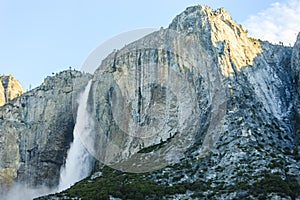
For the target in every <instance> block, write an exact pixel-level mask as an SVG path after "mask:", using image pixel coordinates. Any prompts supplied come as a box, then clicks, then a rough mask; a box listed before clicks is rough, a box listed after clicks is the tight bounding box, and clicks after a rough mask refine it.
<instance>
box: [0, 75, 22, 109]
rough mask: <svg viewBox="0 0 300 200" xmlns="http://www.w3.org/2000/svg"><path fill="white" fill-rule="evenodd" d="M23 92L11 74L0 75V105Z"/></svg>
mask: <svg viewBox="0 0 300 200" xmlns="http://www.w3.org/2000/svg"><path fill="white" fill-rule="evenodd" d="M23 93H24V90H23V88H22V86H21V85H20V83H19V81H18V80H17V79H15V78H14V77H13V76H12V75H9V76H6V75H3V76H1V77H0V106H3V105H4V104H5V103H6V102H8V101H10V100H12V99H14V98H15V97H18V96H20V95H22V94H23Z"/></svg>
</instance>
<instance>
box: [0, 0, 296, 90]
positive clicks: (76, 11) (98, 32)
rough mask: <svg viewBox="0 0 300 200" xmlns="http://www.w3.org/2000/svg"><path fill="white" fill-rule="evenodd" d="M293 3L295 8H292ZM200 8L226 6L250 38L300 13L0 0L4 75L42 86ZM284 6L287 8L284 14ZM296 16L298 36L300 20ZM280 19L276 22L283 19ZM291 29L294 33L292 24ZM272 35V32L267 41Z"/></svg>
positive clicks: (214, 3) (274, 4)
mask: <svg viewBox="0 0 300 200" xmlns="http://www.w3.org/2000/svg"><path fill="white" fill-rule="evenodd" d="M290 2H292V3H294V4H293V5H288V4H289V3H290ZM196 4H205V5H209V6H210V7H211V8H213V9H217V8H219V7H225V9H226V10H228V11H229V13H230V14H231V15H232V17H233V19H234V20H235V21H236V22H238V23H242V24H243V25H244V23H247V26H248V27H250V29H251V30H250V33H251V32H252V30H257V29H258V33H253V34H254V35H255V34H256V35H259V31H260V32H263V31H265V29H266V27H265V26H266V25H263V26H261V27H259V26H258V25H256V24H257V22H259V21H261V20H262V18H265V19H266V24H270V20H271V19H270V16H269V15H272V13H273V11H274V10H276V9H277V12H278V13H277V14H278V15H282V16H285V14H286V13H285V12H288V13H290V12H291V11H290V9H293V8H290V7H295V5H296V6H297V8H296V9H298V5H299V8H300V3H299V0H278V1H272V0H263V1H262V0H209V1H205V0H203V1H200V0H198V1H195V0H185V1H182V0H172V1H171V0H160V1H158V0H152V1H141V0H139V1H137V0H126V1H116V0H110V1H102V0H86V1H76V0H72V1H71V0H63V1H58V0H51V1H49V0H48V1H38V0H27V1H21V0H19V1H16V0H11V1H4V0H0V30H1V31H0V74H13V75H14V76H15V77H16V78H17V79H18V80H20V82H21V84H22V85H23V87H24V89H25V90H26V89H28V88H29V85H31V86H32V87H35V86H38V85H39V84H41V83H42V81H43V79H44V78H45V77H46V76H47V75H51V74H52V72H58V71H61V70H63V69H68V68H69V66H72V68H76V69H80V68H81V65H82V64H83V62H84V61H85V59H86V58H87V57H88V55H89V54H90V53H91V52H92V51H93V50H94V49H95V48H96V47H97V46H99V45H100V44H101V43H103V42H105V41H106V40H107V39H109V38H111V37H113V36H115V35H117V34H119V33H122V32H125V31H130V30H133V29H138V28H148V27H151V28H159V27H161V26H163V27H166V26H167V25H168V24H169V23H170V22H171V20H172V19H173V18H174V17H175V16H176V15H177V14H179V13H180V12H182V11H183V10H184V9H185V8H186V7H188V6H191V5H196ZM283 5H287V6H286V9H283V10H282V9H280V8H281V7H283ZM289 6H290V7H289ZM272 9H273V10H272ZM279 11H282V13H279ZM296 11H297V10H296ZM298 13H299V12H298ZM292 14H293V16H294V15H296V16H294V17H296V18H295V20H294V21H295V22H293V23H296V29H297V30H298V31H300V28H299V26H298V25H299V24H300V23H299V24H297V23H298V21H297V17H298V18H299V19H300V15H297V12H295V13H292ZM282 16H278V17H280V18H283V19H285V18H284V17H282ZM276 17H277V16H273V18H274V20H275V21H278V20H277V18H276ZM289 17H290V16H289ZM267 20H269V21H267ZM271 21H272V20H271ZM272 23H274V22H272ZM280 23H282V24H284V23H287V22H286V21H285V20H282V22H280ZM262 24H263V23H262ZM291 26H292V27H294V29H295V25H294V24H292V25H291ZM284 27H285V26H282V27H281V28H282V30H283V29H284ZM246 28H247V27H246ZM273 32H274V31H273ZM273 32H272V31H270V33H269V32H268V34H269V36H271V35H272V33H273ZM293 34H294V33H293ZM262 35H263V36H262V37H264V34H262ZM265 35H266V34H265ZM279 36H280V35H279ZM279 36H277V37H279ZM287 37H289V36H287ZM267 39H268V38H267ZM272 40H274V41H276V40H277V38H276V37H275V36H274V37H273V38H272Z"/></svg>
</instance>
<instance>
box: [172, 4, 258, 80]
mask: <svg viewBox="0 0 300 200" xmlns="http://www.w3.org/2000/svg"><path fill="white" fill-rule="evenodd" d="M169 28H170V29H173V30H176V31H178V32H179V33H182V34H187V35H188V34H198V36H199V38H202V39H203V40H204V41H206V42H207V45H208V46H211V45H212V46H213V47H215V49H216V51H217V53H218V54H219V56H218V62H219V66H220V68H221V70H222V74H223V75H224V76H231V75H232V74H233V72H234V70H235V69H236V70H238V71H240V70H241V68H242V67H245V66H252V65H253V60H254V58H256V57H257V55H258V54H259V53H262V51H263V50H262V48H261V44H260V41H258V40H257V39H254V38H251V37H249V36H248V34H247V31H245V30H244V29H243V27H242V25H239V24H237V23H236V22H234V21H233V19H232V17H231V16H230V14H229V13H228V12H227V11H226V10H225V9H224V8H220V9H218V10H212V9H211V8H210V7H208V6H201V5H197V6H193V7H189V8H187V9H186V10H185V11H184V12H183V13H181V14H179V15H177V16H176V17H175V19H174V20H173V21H172V23H171V24H170V26H169Z"/></svg>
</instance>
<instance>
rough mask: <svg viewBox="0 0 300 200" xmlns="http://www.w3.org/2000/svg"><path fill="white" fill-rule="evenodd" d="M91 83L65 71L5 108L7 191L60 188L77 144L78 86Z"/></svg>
mask: <svg viewBox="0 0 300 200" xmlns="http://www.w3.org/2000/svg"><path fill="white" fill-rule="evenodd" d="M89 78H90V77H89V75H86V74H82V73H80V72H78V71H63V72H61V73H59V74H57V75H56V76H52V77H50V76H49V77H47V78H46V79H45V80H44V82H43V84H42V85H41V86H39V87H37V88H35V89H33V90H31V91H29V92H26V93H24V94H23V95H21V96H19V97H17V98H14V99H13V100H11V101H9V102H8V103H6V104H5V105H4V106H3V107H1V108H0V183H1V186H2V188H5V187H7V186H9V185H11V184H12V182H13V181H16V182H19V183H22V184H26V185H27V186H28V187H31V186H38V185H45V186H48V187H53V186H57V184H58V181H59V171H60V167H61V165H62V164H63V163H64V159H65V157H66V153H67V150H68V146H69V144H70V142H71V141H72V139H73V127H74V119H73V112H72V110H73V108H72V106H73V105H72V101H73V100H74V99H73V98H75V92H74V87H75V86H76V87H79V88H80V87H83V86H84V85H85V84H86V83H87V80H88V79H89ZM8 83H9V82H8ZM10 84H11V83H10ZM74 85H75V86H74ZM12 94H13V92H11V93H10V94H9V95H10V96H9V97H11V96H12Z"/></svg>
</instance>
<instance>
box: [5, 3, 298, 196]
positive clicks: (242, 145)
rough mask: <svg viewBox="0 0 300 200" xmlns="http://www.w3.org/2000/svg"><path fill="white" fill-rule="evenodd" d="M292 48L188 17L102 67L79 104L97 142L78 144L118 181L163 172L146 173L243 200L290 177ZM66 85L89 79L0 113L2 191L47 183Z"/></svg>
mask: <svg viewBox="0 0 300 200" xmlns="http://www.w3.org/2000/svg"><path fill="white" fill-rule="evenodd" d="M299 44H300V38H299V37H298V40H297V42H296V44H295V46H294V48H291V47H285V46H281V45H273V44H270V43H269V42H263V41H260V40H256V39H253V38H250V37H248V35H247V33H246V32H245V31H244V30H243V29H242V27H241V26H240V25H237V24H236V23H235V22H234V21H233V20H232V19H231V17H230V15H229V14H228V13H227V12H226V11H225V10H224V9H219V10H217V11H212V10H211V9H210V8H208V7H205V6H194V7H190V8H187V9H186V10H185V11H184V12H183V13H181V14H180V15H178V16H176V17H175V19H174V20H173V21H172V23H171V24H170V26H169V27H168V28H166V29H161V30H160V31H157V32H154V33H152V34H150V35H148V36H146V37H144V38H142V39H140V40H138V41H136V42H133V43H132V44H129V45H127V46H125V47H124V48H123V49H121V50H118V51H115V52H113V53H112V54H110V55H108V57H107V58H106V59H104V60H103V62H102V64H101V66H100V67H99V68H98V69H97V70H96V72H95V73H94V75H93V82H92V87H91V90H90V94H89V99H88V110H89V113H90V118H91V120H90V121H91V124H94V127H93V128H94V132H95V133H96V135H94V136H93V137H91V138H92V143H91V141H90V140H89V139H88V138H89V137H83V138H82V139H83V142H84V143H85V144H88V145H86V147H87V148H90V149H89V150H90V152H91V153H92V154H93V155H94V156H96V157H97V158H98V159H99V160H100V161H102V162H104V163H105V164H109V165H112V166H113V167H115V168H117V169H120V170H125V171H129V172H145V171H152V170H158V169H161V168H164V167H166V166H167V165H169V167H166V168H164V169H162V170H158V171H155V172H152V173H151V178H152V179H153V180H154V181H156V182H157V184H164V185H173V184H176V183H183V182H184V183H187V184H191V183H193V182H195V181H202V182H206V183H209V184H208V185H209V189H206V191H204V192H203V194H202V195H206V197H207V198H211V197H213V198H215V199H222V198H223V199H224V198H225V199H226V198H235V197H236V198H245V197H246V196H250V195H252V193H253V194H254V191H253V190H251V188H253V185H259V184H260V183H261V181H266V180H265V178H266V177H267V176H266V174H267V175H269V174H276V177H282V178H281V179H280V180H290V179H291V178H299V153H298V151H297V147H298V146H297V145H299V143H297V141H298V139H297V138H298V137H299V136H298V135H299V132H297V130H299V127H298V126H297V123H298V122H299V117H298V116H299V114H298V113H299V112H298V111H297V108H298V107H299V101H298V94H297V90H298V91H299V66H300V65H299V64H300V63H299ZM72 73H74V74H73V75H72ZM69 74H70V75H69ZM70 76H71V78H70ZM72 77H73V78H72ZM75 80H76V81H78V80H80V81H79V83H82V85H84V83H86V80H87V76H83V75H81V74H79V73H75V72H63V73H62V74H60V75H58V76H57V77H54V78H53V77H52V78H48V79H46V81H45V83H44V84H43V85H42V86H40V87H39V88H37V89H35V90H33V91H31V92H29V93H26V94H24V95H22V96H21V97H18V98H17V99H15V100H14V101H13V102H12V104H8V105H6V106H4V107H3V108H1V109H0V123H2V124H3V126H1V128H0V131H1V132H0V133H1V135H0V142H2V143H1V146H0V148H1V147H4V149H3V150H0V156H2V157H1V158H2V159H0V160H1V163H0V164H1V165H0V167H1V168H2V176H0V177H1V178H2V180H5V181H7V180H12V179H14V178H16V179H17V180H23V181H29V182H30V183H31V184H32V185H37V184H41V183H45V182H46V184H47V185H51V186H53V185H55V184H56V183H57V180H58V174H59V167H60V166H61V164H62V163H63V162H64V156H65V153H66V150H67V148H68V147H67V144H68V143H69V142H70V141H71V140H72V136H71V135H72V134H71V133H72V128H73V125H74V121H73V118H72V112H71V111H72V108H71V99H72V96H73V95H74V94H73V89H72V84H71V83H72V82H73V81H75ZM54 83H55V84H54ZM26 109H29V110H26ZM298 110H299V109H298ZM1 115H2V116H3V117H2V118H1ZM8 119H9V120H8ZM2 127H5V128H2ZM1 136H2V137H1ZM85 138H87V140H85ZM2 144H3V145H2ZM8 144H10V145H8ZM151 147H155V148H153V149H154V150H153V149H152V150H149V149H151ZM156 147H160V148H156ZM147 151H150V153H149V154H148V153H147ZM141 152H146V153H144V154H143V153H142V154H141ZM2 160H3V161H2ZM174 163H177V164H176V166H177V167H174V166H172V165H173V164H174ZM133 164H135V165H133ZM36 166H38V167H36ZM178 166H179V167H178ZM0 172H1V171H0ZM165 173H168V177H165ZM4 175H5V176H4ZM29 177H30V178H29ZM41 177H42V178H41ZM49 177H54V178H53V179H51V178H49ZM175 177H176V179H175ZM178 177H181V178H179V179H178ZM158 180H159V181H158ZM277 181H278V180H277ZM262 183H264V182H262ZM87 184H92V183H87ZM239 184H241V185H242V186H243V187H242V188H237V185H239ZM198 192H199V191H198ZM196 194H197V193H196ZM267 195H270V198H271V197H272V196H274V197H276V195H277V194H276V192H274V193H272V192H269V193H268V194H267ZM284 195H285V196H288V195H289V194H288V193H286V194H284ZM255 197H257V196H254V197H253V198H255Z"/></svg>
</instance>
